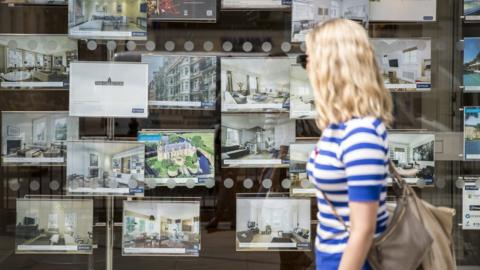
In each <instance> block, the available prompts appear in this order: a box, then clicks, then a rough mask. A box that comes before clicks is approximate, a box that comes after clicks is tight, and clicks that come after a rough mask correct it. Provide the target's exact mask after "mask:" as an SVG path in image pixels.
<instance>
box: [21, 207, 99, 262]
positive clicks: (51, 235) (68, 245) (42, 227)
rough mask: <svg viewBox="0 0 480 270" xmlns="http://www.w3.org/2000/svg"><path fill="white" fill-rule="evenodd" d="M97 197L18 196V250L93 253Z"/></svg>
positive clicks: (47, 252)
mask: <svg viewBox="0 0 480 270" xmlns="http://www.w3.org/2000/svg"><path fill="white" fill-rule="evenodd" d="M92 229H93V200H67V199H64V200H46V199H17V218H16V226H15V253H16V254H38V253H44V254H92V251H93V250H92V245H93V241H92V232H93V230H92Z"/></svg>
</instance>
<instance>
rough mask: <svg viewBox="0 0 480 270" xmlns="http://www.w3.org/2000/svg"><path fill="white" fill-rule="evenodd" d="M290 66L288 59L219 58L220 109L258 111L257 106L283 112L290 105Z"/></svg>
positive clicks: (290, 61) (290, 62) (290, 60)
mask: <svg viewBox="0 0 480 270" xmlns="http://www.w3.org/2000/svg"><path fill="white" fill-rule="evenodd" d="M293 63H294V60H293V59H289V58H283V59H282V58H280V59H274V58H273V59H268V58H248V59H247V58H222V60H221V67H222V72H221V77H222V79H221V82H222V100H223V102H222V106H223V108H222V109H223V110H224V111H225V110H229V109H239V107H237V106H235V107H233V108H229V106H228V105H244V106H243V107H244V109H261V106H260V105H259V104H263V105H266V104H276V105H278V106H279V107H278V109H282V106H283V105H285V104H288V102H289V96H290V81H289V69H290V65H291V64H293ZM249 105H252V106H255V107H253V108H249ZM266 109H271V108H269V107H266Z"/></svg>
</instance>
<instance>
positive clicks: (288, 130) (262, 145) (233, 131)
mask: <svg viewBox="0 0 480 270" xmlns="http://www.w3.org/2000/svg"><path fill="white" fill-rule="evenodd" d="M221 133H222V134H221V145H222V147H221V151H222V155H221V158H222V167H223V168H231V167H237V168H238V167H241V168H262V167H283V168H288V166H289V165H288V164H289V156H288V152H289V149H288V148H289V145H290V144H291V143H294V142H295V120H291V119H289V118H288V114H254V115H252V114H228V115H222V130H221Z"/></svg>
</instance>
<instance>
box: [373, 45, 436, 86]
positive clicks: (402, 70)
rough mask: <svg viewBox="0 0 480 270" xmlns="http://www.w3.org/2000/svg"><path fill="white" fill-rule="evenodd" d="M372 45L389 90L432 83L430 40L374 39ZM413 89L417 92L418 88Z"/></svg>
mask: <svg viewBox="0 0 480 270" xmlns="http://www.w3.org/2000/svg"><path fill="white" fill-rule="evenodd" d="M372 43H373V46H374V48H375V54H376V55H375V57H376V58H377V62H378V64H379V67H380V69H381V72H382V74H383V78H384V82H385V84H386V86H387V88H392V87H394V88H395V87H396V86H395V85H399V84H400V85H402V84H407V85H408V84H417V83H430V82H431V72H432V67H431V66H432V59H431V53H432V52H431V50H432V49H431V41H430V40H426V39H373V40H372ZM389 85H393V86H392V87H389ZM399 88H403V87H399ZM413 88H414V89H413V90H416V87H413ZM393 90H395V89H393ZM407 90H408V89H407ZM427 90H428V89H427Z"/></svg>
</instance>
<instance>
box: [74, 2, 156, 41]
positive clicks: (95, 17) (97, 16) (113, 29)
mask: <svg viewBox="0 0 480 270" xmlns="http://www.w3.org/2000/svg"><path fill="white" fill-rule="evenodd" d="M68 28H69V29H68V34H69V36H70V37H71V38H76V39H119V40H125V39H128V40H146V39H147V3H146V2H145V0H119V1H117V0H115V1H114V0H68Z"/></svg>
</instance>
